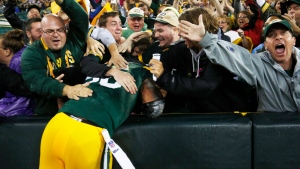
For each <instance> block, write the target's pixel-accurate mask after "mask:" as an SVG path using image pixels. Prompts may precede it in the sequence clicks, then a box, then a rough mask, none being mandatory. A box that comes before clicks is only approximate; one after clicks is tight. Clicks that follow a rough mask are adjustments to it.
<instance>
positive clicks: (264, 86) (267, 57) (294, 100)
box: [199, 32, 300, 112]
mask: <svg viewBox="0 0 300 169" xmlns="http://www.w3.org/2000/svg"><path fill="white" fill-rule="evenodd" d="M199 45H201V46H202V47H203V48H204V50H205V52H206V54H207V56H208V58H209V59H210V60H211V62H212V63H214V64H218V65H222V66H224V67H225V68H226V69H228V70H229V71H230V72H232V73H234V74H236V75H237V76H239V77H241V78H243V79H244V80H245V81H246V82H247V83H248V84H250V85H253V86H255V87H256V89H257V95H258V98H259V102H258V109H257V110H258V111H268V112H299V111H300V86H299V84H300V63H299V57H300V50H299V49H297V48H295V47H293V57H294V59H295V60H296V61H297V63H296V66H295V68H294V72H293V75H292V77H290V76H289V75H288V74H287V73H286V72H285V71H284V70H283V68H282V67H281V66H280V65H279V64H278V63H277V62H276V61H275V60H274V59H273V58H272V56H271V54H270V53H269V52H268V51H265V52H261V53H259V54H256V55H255V54H250V53H249V52H248V51H247V50H246V49H244V48H242V47H239V46H237V45H234V44H231V43H228V42H225V41H220V40H218V39H217V36H216V35H213V34H210V33H208V32H207V33H206V34H205V36H204V38H203V39H202V40H201V42H199Z"/></svg>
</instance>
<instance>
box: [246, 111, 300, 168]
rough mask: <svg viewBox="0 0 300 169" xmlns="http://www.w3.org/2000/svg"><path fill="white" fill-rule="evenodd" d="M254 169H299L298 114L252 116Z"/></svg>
mask: <svg viewBox="0 0 300 169" xmlns="http://www.w3.org/2000/svg"><path fill="white" fill-rule="evenodd" d="M252 117H253V157H254V160H253V161H254V163H253V166H254V169H291V168H293V169H294V168H300V114H299V113H267V114H252Z"/></svg>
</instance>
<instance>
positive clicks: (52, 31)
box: [41, 28, 66, 36]
mask: <svg viewBox="0 0 300 169" xmlns="http://www.w3.org/2000/svg"><path fill="white" fill-rule="evenodd" d="M41 31H42V32H43V33H45V34H47V35H49V36H53V35H54V34H55V33H57V34H62V33H65V31H66V28H59V29H56V30H54V29H46V30H45V31H44V30H43V29H42V28H41Z"/></svg>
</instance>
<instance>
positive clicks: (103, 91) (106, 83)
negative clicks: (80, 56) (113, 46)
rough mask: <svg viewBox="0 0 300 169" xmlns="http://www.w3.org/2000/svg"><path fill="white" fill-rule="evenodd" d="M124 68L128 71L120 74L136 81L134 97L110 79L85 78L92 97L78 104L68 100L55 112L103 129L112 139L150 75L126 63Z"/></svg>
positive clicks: (145, 70)
mask: <svg viewBox="0 0 300 169" xmlns="http://www.w3.org/2000/svg"><path fill="white" fill-rule="evenodd" d="M128 67H129V69H128V70H124V71H126V72H129V73H130V74H131V75H132V76H133V77H134V79H135V80H136V85H137V87H138V91H139V92H137V93H136V94H130V93H129V92H126V90H125V89H124V88H123V87H122V86H121V85H120V84H119V83H117V82H116V81H115V80H114V78H113V77H108V78H92V77H87V79H86V81H88V82H90V83H91V84H90V85H89V88H91V89H92V90H93V95H92V96H90V97H87V98H80V100H69V101H68V102H66V103H65V104H64V106H63V107H62V108H61V109H60V110H59V111H60V112H66V113H69V114H72V115H74V116H78V117H82V118H85V119H87V120H89V121H92V122H94V123H96V124H97V125H99V126H100V127H103V128H106V129H107V130H108V131H109V133H110V134H111V135H112V133H113V131H115V129H116V128H118V127H119V126H120V125H121V124H122V123H123V122H124V121H125V120H126V119H127V117H128V116H129V114H130V113H131V111H132V110H133V108H134V106H135V103H136V101H137V99H138V98H140V96H139V95H140V88H141V84H142V82H143V81H144V80H145V79H146V78H148V77H151V74H150V72H149V71H148V70H147V69H145V68H144V67H143V65H142V64H140V63H133V62H129V65H128Z"/></svg>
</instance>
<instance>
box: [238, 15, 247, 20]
mask: <svg viewBox="0 0 300 169" xmlns="http://www.w3.org/2000/svg"><path fill="white" fill-rule="evenodd" d="M239 18H243V19H246V18H248V17H247V16H239Z"/></svg>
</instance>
